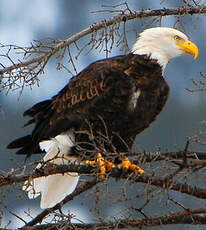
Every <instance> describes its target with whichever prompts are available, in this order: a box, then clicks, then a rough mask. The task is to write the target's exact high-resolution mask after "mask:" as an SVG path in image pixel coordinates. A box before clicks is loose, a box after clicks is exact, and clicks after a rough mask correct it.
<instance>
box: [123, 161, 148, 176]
mask: <svg viewBox="0 0 206 230" xmlns="http://www.w3.org/2000/svg"><path fill="white" fill-rule="evenodd" d="M121 168H122V169H126V170H130V171H132V172H133V173H139V174H143V173H144V170H143V169H141V168H140V167H139V166H138V165H135V164H132V163H131V162H130V160H129V158H128V157H124V158H123V159H122V164H121Z"/></svg>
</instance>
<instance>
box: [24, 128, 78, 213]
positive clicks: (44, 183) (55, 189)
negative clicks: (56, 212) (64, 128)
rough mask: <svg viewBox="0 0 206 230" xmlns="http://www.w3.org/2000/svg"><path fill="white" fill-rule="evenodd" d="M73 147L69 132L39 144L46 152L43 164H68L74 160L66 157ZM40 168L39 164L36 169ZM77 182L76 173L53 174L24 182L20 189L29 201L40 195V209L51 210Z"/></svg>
mask: <svg viewBox="0 0 206 230" xmlns="http://www.w3.org/2000/svg"><path fill="white" fill-rule="evenodd" d="M73 145H74V135H73V133H72V132H71V131H70V132H65V133H62V134H60V135H58V136H56V137H55V138H52V139H51V140H46V141H42V142H40V143H39V146H40V148H41V149H42V150H45V151H46V155H45V156H44V158H43V160H44V162H46V161H49V162H50V163H54V164H58V165H61V164H68V163H70V162H71V160H72V161H73V160H74V158H72V157H69V156H68V154H69V150H70V148H71V147H72V146H73ZM40 167H41V164H38V165H37V168H40ZM78 180H79V176H78V174H77V173H65V174H64V175H62V174H55V175H51V176H47V177H40V178H35V179H32V180H31V181H26V182H25V183H24V186H23V187H22V189H23V190H25V191H27V192H28V197H29V198H30V199H33V198H36V197H37V196H39V195H40V194H41V204H40V206H41V208H43V209H44V208H51V207H53V206H54V205H56V204H57V203H59V202H60V201H61V200H63V199H64V198H65V197H66V196H67V195H69V194H70V193H72V192H73V191H74V189H75V188H76V186H77V183H78Z"/></svg>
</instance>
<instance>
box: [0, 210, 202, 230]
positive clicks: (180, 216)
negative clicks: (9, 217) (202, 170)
mask: <svg viewBox="0 0 206 230" xmlns="http://www.w3.org/2000/svg"><path fill="white" fill-rule="evenodd" d="M205 213H206V209H205V208H199V209H193V210H184V211H180V212H176V213H173V214H168V215H166V216H159V217H151V218H142V219H141V218H136V219H130V218H125V219H120V220H117V221H110V222H106V221H105V222H104V221H103V222H99V223H91V224H86V223H81V224H72V223H69V222H68V221H62V222H60V223H58V224H43V225H37V226H34V227H32V225H25V226H24V227H22V228H20V229H21V230H26V229H28V228H29V229H30V230H46V229H50V230H57V229H60V227H64V228H63V229H65V230H66V229H67V230H75V229H78V230H85V229H91V230H92V229H93V230H94V229H95V230H105V229H108V230H109V229H125V228H137V227H138V228H142V227H154V226H163V225H171V224H172V225H174V224H192V225H205V224H206V214H205ZM0 230H1V229H0Z"/></svg>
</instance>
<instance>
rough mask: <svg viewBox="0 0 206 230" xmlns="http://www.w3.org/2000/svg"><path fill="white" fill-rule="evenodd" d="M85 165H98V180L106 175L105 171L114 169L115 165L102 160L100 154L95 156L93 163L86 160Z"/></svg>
mask: <svg viewBox="0 0 206 230" xmlns="http://www.w3.org/2000/svg"><path fill="white" fill-rule="evenodd" d="M86 164H90V165H98V166H99V170H100V176H99V177H100V178H104V177H105V174H106V170H109V171H111V170H112V168H114V167H115V164H114V163H113V162H110V161H107V160H105V159H104V157H103V156H102V154H101V153H98V154H97V159H96V160H94V161H90V160H87V161H86Z"/></svg>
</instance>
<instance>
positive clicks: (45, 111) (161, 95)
mask: <svg viewBox="0 0 206 230" xmlns="http://www.w3.org/2000/svg"><path fill="white" fill-rule="evenodd" d="M135 93H137V94H135ZM138 93H139V94H138ZM168 93H169V87H168V85H167V83H166V82H165V80H164V79H163V77H162V71H161V67H160V65H159V64H157V62H156V60H150V59H149V58H148V57H146V56H140V55H133V54H129V55H123V56H117V57H113V58H108V59H104V60H100V61H97V62H95V63H92V64H90V65H89V66H88V67H87V68H86V69H84V70H83V71H82V72H80V73H79V74H78V75H77V76H75V77H73V78H72V79H71V80H70V81H69V83H68V84H67V85H66V86H65V87H64V88H63V89H62V90H61V91H60V92H59V93H58V94H57V95H56V96H54V97H53V98H52V99H51V100H47V101H43V102H40V103H38V104H36V105H34V106H33V107H32V108H30V109H29V110H27V111H25V113H24V115H28V116H30V117H31V118H32V119H31V120H30V121H29V122H28V123H27V124H26V125H29V124H32V123H35V127H34V130H33V132H32V134H31V135H28V136H26V137H23V138H20V139H17V140H15V141H13V142H12V143H11V144H9V146H8V147H9V148H21V149H20V150H19V151H18V152H17V154H27V155H28V156H29V155H31V154H33V153H39V152H40V149H39V142H40V141H42V140H46V139H50V138H51V137H54V136H56V135H58V134H60V133H62V132H64V131H67V130H69V129H73V130H74V131H75V133H76V135H75V141H76V142H78V143H80V142H81V143H82V142H84V143H85V142H90V141H91V140H90V137H89V136H88V135H86V134H82V131H85V130H90V131H92V133H93V137H94V139H99V137H100V136H104V135H107V136H109V138H110V139H111V141H112V144H113V147H115V148H116V150H117V151H118V152H121V151H128V148H131V146H132V143H133V142H134V139H135V137H136V135H137V134H138V133H140V132H142V131H143V130H144V129H146V128H147V127H148V126H149V125H150V124H151V122H152V121H154V120H155V118H156V116H157V115H158V114H159V113H160V111H161V110H162V108H163V106H164V104H165V102H166V100H167V97H168ZM134 95H137V98H135V97H134ZM136 99H137V100H136ZM135 100H136V101H135ZM100 133H101V134H102V135H100ZM93 141H94V142H95V140H93ZM95 143H96V142H95ZM105 148H106V150H109V151H111V146H110V145H109V144H108V143H106V144H105Z"/></svg>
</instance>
